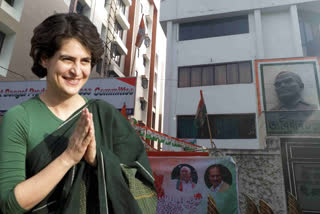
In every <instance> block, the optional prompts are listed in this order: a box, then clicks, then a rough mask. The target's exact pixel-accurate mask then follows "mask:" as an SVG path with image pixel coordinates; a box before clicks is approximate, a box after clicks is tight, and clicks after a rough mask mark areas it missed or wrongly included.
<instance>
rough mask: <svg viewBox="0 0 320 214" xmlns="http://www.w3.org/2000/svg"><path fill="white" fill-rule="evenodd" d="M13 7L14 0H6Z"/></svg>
mask: <svg viewBox="0 0 320 214" xmlns="http://www.w3.org/2000/svg"><path fill="white" fill-rule="evenodd" d="M5 2H7V3H8V4H9V5H10V6H11V7H13V5H14V0H5Z"/></svg>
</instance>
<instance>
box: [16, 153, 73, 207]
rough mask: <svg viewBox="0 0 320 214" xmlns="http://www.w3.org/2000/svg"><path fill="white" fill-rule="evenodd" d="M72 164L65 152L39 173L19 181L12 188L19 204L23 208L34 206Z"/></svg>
mask: <svg viewBox="0 0 320 214" xmlns="http://www.w3.org/2000/svg"><path fill="white" fill-rule="evenodd" d="M73 165H74V163H73V162H71V161H70V160H69V159H68V158H67V156H66V155H65V153H62V154H61V155H60V156H58V157H57V158H56V159H55V160H54V161H52V162H51V163H50V164H49V165H48V166H46V167H45V168H44V169H43V170H41V171H40V172H39V173H37V174H35V175H34V176H32V177H31V178H29V179H27V180H25V181H23V182H21V183H19V184H18V185H17V186H16V187H15V189H14V194H15V197H16V199H17V201H18V203H19V205H20V206H21V207H22V208H24V209H25V210H29V209H31V208H33V207H34V206H36V205H37V204H38V203H40V202H41V201H42V200H43V199H44V198H45V197H46V196H47V195H48V194H49V193H50V191H51V190H52V189H53V188H54V187H55V186H56V185H57V184H58V183H59V182H60V181H61V179H62V178H63V177H64V175H65V174H66V173H67V172H68V170H69V169H70V168H71V167H72V166H73Z"/></svg>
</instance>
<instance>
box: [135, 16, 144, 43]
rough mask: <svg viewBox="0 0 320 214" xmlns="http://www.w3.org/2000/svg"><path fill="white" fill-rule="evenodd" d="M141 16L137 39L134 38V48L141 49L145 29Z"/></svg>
mask: <svg viewBox="0 0 320 214" xmlns="http://www.w3.org/2000/svg"><path fill="white" fill-rule="evenodd" d="M143 15H144V14H142V17H141V22H140V26H139V30H138V35H137V38H136V46H137V47H138V48H140V47H141V45H142V43H143V40H144V38H145V36H146V28H145V25H144V20H143Z"/></svg>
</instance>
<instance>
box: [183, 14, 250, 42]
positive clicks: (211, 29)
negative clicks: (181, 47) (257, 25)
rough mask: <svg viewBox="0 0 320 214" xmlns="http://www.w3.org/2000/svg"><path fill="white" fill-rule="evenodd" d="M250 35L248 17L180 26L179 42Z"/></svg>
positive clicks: (189, 23)
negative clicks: (243, 34)
mask: <svg viewBox="0 0 320 214" xmlns="http://www.w3.org/2000/svg"><path fill="white" fill-rule="evenodd" d="M242 33H249V22H248V16H247V15H246V16H237V17H231V18H222V19H213V20H205V21H198V22H188V23H182V24H180V25H179V41H184V40H192V39H201V38H209V37H217V36H227V35H235V34H242Z"/></svg>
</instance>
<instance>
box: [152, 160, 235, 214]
mask: <svg viewBox="0 0 320 214" xmlns="http://www.w3.org/2000/svg"><path fill="white" fill-rule="evenodd" d="M149 160H150V164H151V168H152V171H153V175H154V178H155V186H156V189H157V194H158V205H157V213H158V214H164V213H175V214H180V213H207V209H208V198H211V197H212V198H213V199H214V202H213V203H214V204H216V205H215V206H216V208H217V210H218V211H219V213H229V214H233V213H234V214H236V213H239V212H238V210H239V209H238V208H239V206H238V194H237V184H238V181H237V170H236V165H235V162H234V161H233V160H232V158H231V157H225V158H219V159H215V158H212V157H199V156H198V157H185V156H183V157H167V156H166V157H164V156H163V157H158V156H154V157H153V156H149ZM209 196H211V197H209ZM209 200H210V203H211V202H212V199H209Z"/></svg>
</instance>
